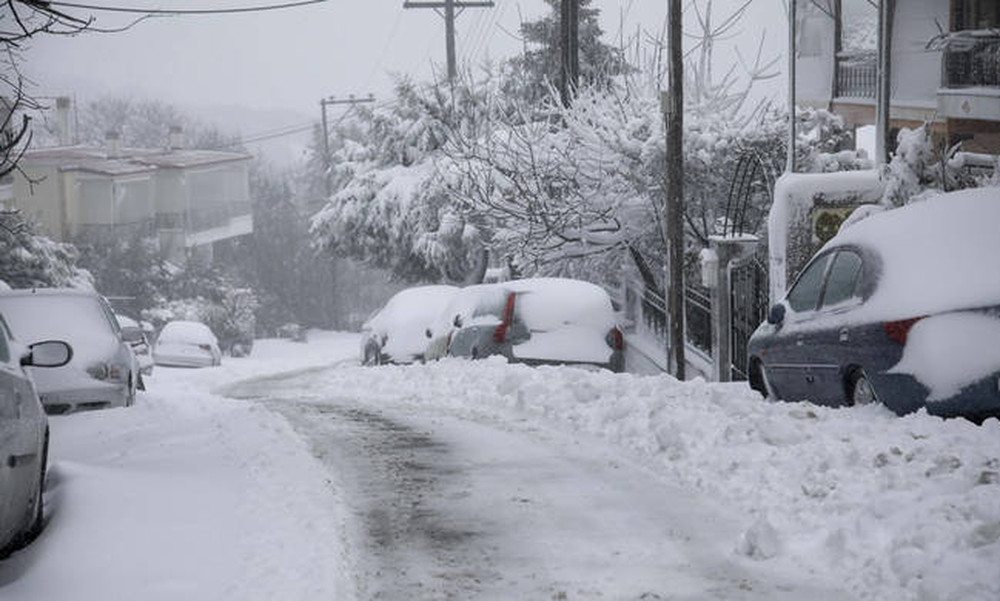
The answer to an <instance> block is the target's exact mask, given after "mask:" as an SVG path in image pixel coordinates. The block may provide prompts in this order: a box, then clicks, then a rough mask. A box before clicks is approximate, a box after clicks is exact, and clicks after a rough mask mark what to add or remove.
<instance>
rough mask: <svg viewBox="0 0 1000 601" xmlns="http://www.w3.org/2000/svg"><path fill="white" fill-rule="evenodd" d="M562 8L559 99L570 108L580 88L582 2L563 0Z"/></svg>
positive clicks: (578, 0) (560, 21)
mask: <svg viewBox="0 0 1000 601" xmlns="http://www.w3.org/2000/svg"><path fill="white" fill-rule="evenodd" d="M561 8H562V12H561V13H560V20H559V42H560V49H561V51H562V52H561V60H560V62H559V63H560V69H559V97H560V99H561V100H562V103H563V106H565V107H568V106H569V105H570V104H572V103H573V97H574V96H575V95H576V91H577V89H578V88H579V87H580V0H562V7H561Z"/></svg>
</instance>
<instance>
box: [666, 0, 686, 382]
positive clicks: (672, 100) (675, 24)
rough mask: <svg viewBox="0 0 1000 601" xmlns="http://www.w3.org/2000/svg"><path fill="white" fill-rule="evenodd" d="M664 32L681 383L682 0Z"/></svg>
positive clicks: (676, 356)
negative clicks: (668, 64) (668, 66)
mask: <svg viewBox="0 0 1000 601" xmlns="http://www.w3.org/2000/svg"><path fill="white" fill-rule="evenodd" d="M668 19H669V25H668V32H667V44H668V52H669V55H670V58H669V63H670V73H669V77H668V83H669V86H670V88H669V90H667V92H666V94H664V95H663V113H664V114H663V118H664V121H665V122H666V130H667V173H666V180H667V181H666V188H667V198H666V203H665V212H666V214H665V215H664V221H665V222H666V230H667V232H666V233H667V265H668V273H669V278H668V280H669V281H668V282H667V283H666V287H667V294H668V297H667V309H668V312H669V313H670V342H669V346H668V348H667V357H668V360H667V362H668V364H669V367H670V368H671V369H672V370H673V374H674V376H676V377H677V379H679V380H683V379H684V376H685V373H684V371H685V369H684V367H685V360H684V53H683V49H682V47H681V40H682V35H683V33H682V30H681V24H682V22H683V19H682V13H681V0H670V4H669V14H668Z"/></svg>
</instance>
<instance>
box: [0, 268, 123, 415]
mask: <svg viewBox="0 0 1000 601" xmlns="http://www.w3.org/2000/svg"><path fill="white" fill-rule="evenodd" d="M0 313H2V314H3V315H4V317H5V318H6V319H7V323H8V325H9V326H10V329H11V331H12V332H13V333H14V336H15V337H16V338H17V339H18V340H20V341H21V342H22V343H25V344H28V345H32V344H35V343H38V342H42V341H46V340H64V341H66V342H68V343H69V344H70V345H71V346H72V347H73V357H72V359H71V360H70V361H69V363H67V364H66V365H64V366H62V367H59V368H56V369H41V370H39V369H34V368H29V371H30V372H31V375H32V377H33V378H34V381H35V387H36V388H37V390H38V396H39V397H40V398H41V401H42V405H44V406H45V411H46V412H48V413H51V414H60V413H68V412H71V411H76V410H80V409H103V408H108V407H128V406H131V405H132V404H133V403H134V402H135V391H136V388H137V386H138V382H139V364H138V362H137V361H136V358H135V353H134V352H133V351H132V343H133V342H136V338H134V335H135V333H134V332H123V331H122V329H121V327H120V326H119V325H118V320H116V319H115V316H114V313H113V312H112V310H111V306H110V305H109V304H108V302H107V301H106V300H105V299H104V297H102V296H100V295H99V294H97V293H96V292H90V291H86V290H77V289H69V288H37V289H30V290H11V291H7V292H0Z"/></svg>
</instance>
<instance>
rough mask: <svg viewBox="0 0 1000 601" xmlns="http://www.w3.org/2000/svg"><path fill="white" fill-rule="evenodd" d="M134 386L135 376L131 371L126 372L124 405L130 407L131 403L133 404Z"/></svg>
mask: <svg viewBox="0 0 1000 601" xmlns="http://www.w3.org/2000/svg"><path fill="white" fill-rule="evenodd" d="M135 388H136V383H135V376H134V375H133V374H132V372H129V374H128V391H127V392H126V393H125V394H126V396H125V406H126V407H131V406H132V405H135Z"/></svg>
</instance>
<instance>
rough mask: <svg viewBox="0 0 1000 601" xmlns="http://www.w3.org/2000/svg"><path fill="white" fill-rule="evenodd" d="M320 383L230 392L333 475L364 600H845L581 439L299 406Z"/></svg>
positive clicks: (328, 401) (380, 411) (472, 420)
mask: <svg viewBox="0 0 1000 601" xmlns="http://www.w3.org/2000/svg"><path fill="white" fill-rule="evenodd" d="M323 377H324V374H317V373H314V372H312V373H306V374H302V375H300V376H299V377H297V378H293V379H287V378H281V379H280V380H278V381H274V380H269V379H263V380H255V381H252V382H251V383H249V384H247V385H243V386H237V387H235V388H231V389H229V390H228V391H227V394H229V395H233V396H236V397H242V398H248V399H255V400H257V401H258V402H265V403H266V404H267V405H268V406H269V407H271V408H272V409H275V410H276V411H279V412H280V413H281V414H283V415H285V416H286V417H287V418H288V419H289V421H290V422H291V423H292V424H293V426H294V427H295V429H296V430H297V431H298V432H300V433H301V434H302V435H303V436H304V437H306V438H307V439H308V440H309V442H310V447H311V448H312V450H313V452H314V453H315V454H316V456H317V457H319V458H320V459H321V460H322V461H323V462H324V463H325V465H327V466H328V467H329V468H330V477H331V479H333V480H335V481H337V482H338V483H339V484H340V486H341V488H342V489H343V495H344V498H345V499H346V501H347V505H348V507H349V511H350V512H351V514H352V516H353V519H352V520H350V523H352V524H354V525H355V528H354V529H353V532H352V533H351V538H352V541H351V545H350V546H351V548H352V550H353V555H354V563H355V568H356V569H357V571H356V574H355V577H356V581H355V585H356V590H357V591H358V592H359V593H360V594H359V596H360V597H361V598H364V599H482V600H498V601H499V600H509V599H622V600H626V599H629V600H631V599H803V598H821V599H848V598H849V597H848V596H847V595H846V594H843V593H839V592H836V591H834V590H833V587H832V586H827V587H822V586H817V585H816V583H815V578H813V579H811V580H812V582H808V583H807V582H796V581H794V580H790V579H789V576H788V575H778V574H775V573H774V572H773V571H770V570H768V569H767V566H766V565H765V564H761V563H758V562H752V561H748V560H741V559H740V558H739V557H737V556H735V555H734V554H733V552H732V541H733V540H735V539H737V538H738V536H739V534H740V530H739V528H740V523H739V521H736V520H733V519H730V518H727V517H726V516H725V515H724V514H723V512H722V508H721V507H718V506H715V504H713V503H709V502H706V501H705V500H704V499H696V498H694V497H692V496H691V495H690V494H689V493H686V492H685V491H683V490H682V489H680V488H679V487H676V486H671V485H669V484H667V483H665V482H663V481H662V480H661V479H659V478H657V477H656V475H655V474H654V473H653V472H651V471H650V470H648V469H645V468H644V467H642V466H641V465H638V464H635V463H633V462H631V461H629V460H627V459H626V458H624V457H623V456H622V454H621V452H619V451H616V450H615V449H613V448H610V447H608V446H607V444H606V443H605V442H602V441H600V440H597V439H595V438H593V437H591V436H587V435H581V434H575V435H572V436H570V435H568V434H565V433H563V432H560V431H558V430H556V429H552V428H546V427H543V426H542V425H541V424H539V423H538V422H537V421H535V420H530V419H527V418H524V417H520V418H516V419H503V420H500V419H497V418H495V417H490V416H487V415H485V414H478V415H477V414H476V413H475V412H462V413H461V414H460V415H459V414H455V413H453V412H449V411H446V410H443V409H440V408H438V409H434V408H431V409H428V408H421V409H415V408H414V407H413V406H412V405H409V406H408V405H406V404H399V403H384V402H383V403H378V404H373V403H372V402H371V401H370V400H368V399H364V398H343V397H340V398H338V397H331V396H327V395H319V396H317V397H316V398H312V399H309V401H308V402H303V398H302V392H301V391H303V390H309V389H314V390H315V388H316V386H315V382H316V380H317V379H322V378H323ZM443 392H445V391H443Z"/></svg>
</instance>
